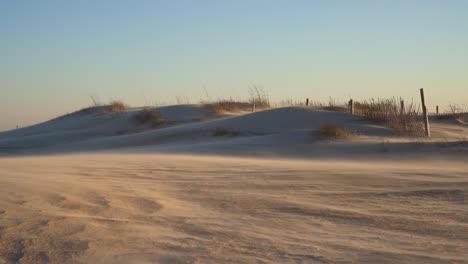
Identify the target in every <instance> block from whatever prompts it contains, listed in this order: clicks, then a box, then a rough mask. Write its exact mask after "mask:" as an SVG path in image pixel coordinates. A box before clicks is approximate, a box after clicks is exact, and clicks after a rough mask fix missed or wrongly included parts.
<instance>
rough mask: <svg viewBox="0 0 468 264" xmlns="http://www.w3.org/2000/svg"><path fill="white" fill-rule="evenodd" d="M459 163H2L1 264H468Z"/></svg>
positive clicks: (167, 158)
mask: <svg viewBox="0 0 468 264" xmlns="http://www.w3.org/2000/svg"><path fill="white" fill-rule="evenodd" d="M467 171H468V163H466V160H465V162H448V161H445V162H437V161H431V162H411V161H407V162H404V161H399V162H384V161H380V162H375V161H374V162H372V163H370V162H369V163H362V162H356V161H338V160H337V161H320V160H309V161H299V160H295V161H294V160H287V159H281V160H268V159H256V160H248V159H241V158H220V157H218V158H215V157H198V158H196V157H194V156H181V155H177V156H171V155H155V154H94V155H92V154H86V155H69V156H67V155H65V156H44V157H24V158H2V159H0V241H1V242H0V263H10V262H11V263H14V262H18V263H47V262H52V263H65V262H66V263H72V262H84V263H155V262H156V263H223V262H224V263H225V262H230V263H268V262H275V263H352V262H353V263H376V262H378V263H468V206H467V201H466V194H467V191H468V174H467Z"/></svg>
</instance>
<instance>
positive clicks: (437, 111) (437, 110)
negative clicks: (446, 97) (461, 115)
mask: <svg viewBox="0 0 468 264" xmlns="http://www.w3.org/2000/svg"><path fill="white" fill-rule="evenodd" d="M436 115H439V106H436Z"/></svg>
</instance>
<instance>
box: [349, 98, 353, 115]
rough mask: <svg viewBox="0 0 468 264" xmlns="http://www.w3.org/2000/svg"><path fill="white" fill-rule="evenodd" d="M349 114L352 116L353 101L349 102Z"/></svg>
mask: <svg viewBox="0 0 468 264" xmlns="http://www.w3.org/2000/svg"><path fill="white" fill-rule="evenodd" d="M349 113H351V114H352V115H354V101H353V99H350V100H349Z"/></svg>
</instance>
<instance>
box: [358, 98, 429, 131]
mask: <svg viewBox="0 0 468 264" xmlns="http://www.w3.org/2000/svg"><path fill="white" fill-rule="evenodd" d="M354 114H356V115H360V116H363V117H365V118H367V119H369V120H371V121H373V122H376V123H378V124H381V125H384V126H387V127H390V128H393V129H395V130H397V131H402V132H407V133H410V134H413V135H416V136H425V134H426V133H425V131H424V123H423V121H422V118H421V114H420V112H419V110H418V107H417V105H416V104H415V103H414V102H413V101H412V102H410V103H407V104H404V105H403V108H402V107H401V101H400V100H398V99H397V98H395V97H393V98H390V99H370V100H366V101H362V102H355V103H354Z"/></svg>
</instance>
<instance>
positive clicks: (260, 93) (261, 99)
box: [249, 86, 270, 109]
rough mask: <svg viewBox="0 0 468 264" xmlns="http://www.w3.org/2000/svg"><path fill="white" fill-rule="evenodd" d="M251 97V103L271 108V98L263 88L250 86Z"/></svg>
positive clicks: (262, 107) (261, 107) (259, 107)
mask: <svg viewBox="0 0 468 264" xmlns="http://www.w3.org/2000/svg"><path fill="white" fill-rule="evenodd" d="M249 93H250V99H249V103H251V104H255V108H257V109H265V108H270V98H269V96H268V93H267V92H266V91H265V90H263V88H261V87H258V86H253V87H250V89H249Z"/></svg>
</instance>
